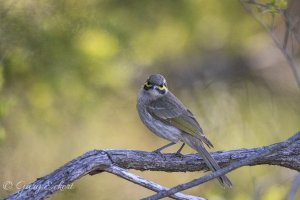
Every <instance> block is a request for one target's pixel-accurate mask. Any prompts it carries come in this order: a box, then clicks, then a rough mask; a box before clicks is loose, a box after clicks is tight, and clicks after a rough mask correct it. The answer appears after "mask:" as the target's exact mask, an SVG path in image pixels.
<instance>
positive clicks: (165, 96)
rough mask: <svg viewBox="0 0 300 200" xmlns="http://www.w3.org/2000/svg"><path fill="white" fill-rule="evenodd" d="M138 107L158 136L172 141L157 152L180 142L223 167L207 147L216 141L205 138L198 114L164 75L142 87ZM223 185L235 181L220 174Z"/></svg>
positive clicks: (212, 164) (213, 167)
mask: <svg viewBox="0 0 300 200" xmlns="http://www.w3.org/2000/svg"><path fill="white" fill-rule="evenodd" d="M137 110H138V113H139V116H140V118H141V120H142V122H143V123H144V124H145V125H146V126H147V127H148V128H149V129H150V130H151V131H152V132H153V133H154V134H156V135H157V136H159V137H162V138H164V139H166V140H169V141H171V143H170V144H167V145H165V146H163V147H161V148H159V149H157V150H156V152H160V151H161V150H162V149H164V148H166V147H169V146H171V145H173V144H175V143H177V142H179V141H181V142H183V145H182V146H181V147H180V149H179V150H178V151H177V153H180V151H181V149H182V148H183V146H184V144H187V145H189V146H190V147H191V148H193V149H195V150H196V151H197V152H198V153H199V154H200V156H201V157H202V158H203V160H204V161H205V163H206V164H207V166H208V167H209V169H210V170H211V171H217V170H218V169H220V166H219V165H218V164H217V162H216V161H215V159H214V158H213V157H212V156H211V155H210V153H209V152H208V151H207V150H206V149H205V147H204V145H203V143H204V144H206V145H207V146H208V147H209V148H210V147H213V145H212V143H211V142H210V141H209V140H208V139H207V138H206V137H205V135H204V133H203V131H202V129H201V127H200V125H199V123H198V122H197V120H196V119H195V117H194V115H193V114H192V113H191V111H189V110H188V109H186V108H185V106H184V105H183V104H182V103H181V102H180V101H179V100H178V99H177V98H176V97H175V96H174V95H173V94H172V93H171V92H170V91H169V90H168V88H167V82H166V79H165V78H164V77H163V76H162V75H160V74H154V75H151V76H150V77H149V78H148V79H147V80H146V82H145V84H144V86H143V87H142V88H141V90H140V92H139V95H138V99H137ZM218 181H219V182H220V184H221V185H222V186H223V187H225V186H227V187H232V183H231V181H230V180H229V179H228V178H227V177H226V176H225V175H224V176H220V177H218Z"/></svg>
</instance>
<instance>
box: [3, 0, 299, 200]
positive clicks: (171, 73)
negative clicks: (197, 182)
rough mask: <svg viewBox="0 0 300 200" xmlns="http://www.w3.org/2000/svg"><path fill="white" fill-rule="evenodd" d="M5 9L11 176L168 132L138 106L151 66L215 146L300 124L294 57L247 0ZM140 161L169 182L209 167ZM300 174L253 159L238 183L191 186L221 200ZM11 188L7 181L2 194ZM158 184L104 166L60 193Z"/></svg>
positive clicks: (269, 192) (268, 190)
mask: <svg viewBox="0 0 300 200" xmlns="http://www.w3.org/2000/svg"><path fill="white" fill-rule="evenodd" d="M0 16H1V17H0V70H1V71H0V72H1V73H0V74H1V79H0V83H1V91H0V92H1V97H0V117H1V121H0V156H1V159H0V166H1V167H0V169H1V170H0V183H1V185H2V184H3V183H5V182H6V181H12V183H13V184H16V183H18V182H20V181H24V182H25V183H30V182H32V181H34V180H35V179H36V178H37V177H41V176H44V175H46V174H48V173H50V172H51V171H53V170H54V169H56V168H58V167H60V166H61V165H63V164H64V163H66V162H67V161H69V160H71V159H73V158H75V157H77V156H79V155H81V154H83V153H84V152H86V151H89V150H92V149H134V150H144V151H152V150H154V149H156V148H158V147H160V146H162V145H164V144H166V143H167V142H166V141H164V140H163V139H160V138H158V137H156V136H154V135H153V134H151V133H150V132H149V131H148V130H147V129H146V128H145V127H144V126H143V125H142V123H141V122H140V120H139V118H138V115H137V113H136V109H135V103H136V96H137V92H138V90H139V88H140V87H141V85H142V84H143V83H144V80H145V79H146V78H147V76H148V75H149V74H151V73H161V74H163V75H165V76H166V78H167V80H168V84H169V88H170V89H171V90H172V91H173V93H175V94H176V96H178V97H179V98H180V99H181V100H182V102H184V104H185V105H186V106H187V107H188V108H189V109H190V110H192V111H193V113H194V114H195V116H196V118H197V119H198V121H199V122H200V124H201V126H202V127H203V129H204V131H205V133H206V134H207V136H208V138H209V139H210V140H211V141H212V143H213V144H214V146H215V150H229V149H237V148H247V147H256V146H260V145H267V144H271V143H275V142H279V141H281V140H284V139H286V138H287V137H289V136H291V135H292V134H294V133H295V132H296V131H297V130H299V129H300V123H299V120H300V106H299V105H300V99H299V97H300V96H299V90H298V89H297V87H296V84H295V80H294V78H293V75H292V73H291V71H290V68H289V67H288V66H287V65H286V63H285V60H284V59H283V57H282V55H281V54H280V52H279V51H278V50H277V49H276V47H275V46H274V45H273V43H272V41H271V39H270V37H269V36H268V35H267V34H266V33H265V30H264V29H263V28H261V27H260V26H259V24H258V23H257V22H256V21H255V20H254V19H253V17H252V16H250V15H249V14H248V13H247V12H245V10H244V9H243V8H242V6H241V4H240V3H239V2H238V1H233V0H231V1H229V0H227V1H217V0H210V1H204V0H186V1H183V0H181V1H179V0H164V1H150V0H144V1H141V0H136V1H116V0H110V1H109V0H87V1H83V0H81V1H73V0H63V1H54V0H43V1H38V0H22V1H17V0H6V1H4V0H3V1H0ZM296 60H297V57H296ZM178 147H179V145H177V146H176V147H174V148H170V149H168V150H166V151H167V152H174V151H176V149H177V148H178ZM189 152H194V151H192V150H191V149H190V148H188V147H186V148H185V149H184V153H189ZM133 172H134V173H137V174H139V175H141V176H143V177H146V178H148V179H150V180H152V181H155V182H157V183H159V184H162V185H164V186H168V187H171V186H174V185H177V184H180V183H184V182H187V181H189V180H192V179H194V178H196V177H199V176H202V175H203V173H201V172H197V173H164V172H138V171H133ZM295 174H296V173H295V172H294V171H291V170H288V169H283V168H280V167H275V166H255V167H243V168H241V169H238V170H235V171H234V172H231V173H230V174H229V177H230V179H231V180H232V182H233V184H234V187H233V189H230V190H224V189H222V188H221V187H220V186H219V185H218V183H217V182H216V181H212V182H209V183H205V184H203V185H201V186H198V187H195V188H193V189H190V190H187V191H186V192H187V193H190V194H193V195H200V196H203V197H206V198H209V199H212V200H222V199H233V200H239V199H245V200H247V199H264V200H274V199H275V200H276V199H283V198H284V197H285V195H286V194H287V192H288V190H289V188H290V185H291V182H292V180H293V177H294V175H295ZM13 191H15V190H13ZM13 191H6V190H4V189H3V188H2V187H1V188H0V197H4V196H6V195H8V194H10V193H11V192H13ZM150 194H152V192H150V191H148V190H146V189H143V188H141V187H139V186H136V185H134V184H132V183H129V182H127V181H125V180H123V179H120V178H117V177H115V176H113V175H110V174H106V173H102V174H99V175H96V176H93V177H90V176H86V177H83V178H82V179H80V180H78V181H76V182H75V183H74V186H73V189H72V190H67V191H64V192H60V193H57V194H55V195H53V196H52V197H51V198H52V199H58V200H62V199H139V198H142V197H145V196H147V195H150ZM299 198H300V197H299Z"/></svg>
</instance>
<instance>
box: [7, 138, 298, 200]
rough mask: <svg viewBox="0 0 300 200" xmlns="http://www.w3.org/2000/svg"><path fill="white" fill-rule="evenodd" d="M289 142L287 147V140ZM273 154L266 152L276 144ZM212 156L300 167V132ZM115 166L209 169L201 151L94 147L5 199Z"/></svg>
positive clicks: (45, 193)
mask: <svg viewBox="0 0 300 200" xmlns="http://www.w3.org/2000/svg"><path fill="white" fill-rule="evenodd" d="M287 143H288V145H287V147H286V144H287ZM277 146H278V147H285V148H279V149H278V150H277V151H276V152H274V153H272V154H268V155H265V154H264V152H266V151H270V149H274V148H276V147H277ZM212 156H213V157H214V159H216V161H217V162H218V164H219V165H220V166H221V167H226V166H229V165H231V164H233V163H234V165H237V163H239V162H242V161H243V160H247V159H249V158H251V159H253V157H255V156H256V158H255V159H253V162H251V163H248V164H247V165H250V166H253V165H262V164H267V165H278V166H282V167H286V168H289V169H293V170H297V171H300V132H298V133H296V134H295V135H294V136H292V137H291V138H289V139H288V140H286V141H283V142H280V143H276V144H272V145H269V146H262V147H257V148H247V149H246V148H243V149H237V150H230V151H223V152H221V151H219V152H214V153H212ZM114 166H118V167H120V168H124V169H135V170H140V171H144V170H151V171H165V172H191V171H201V170H208V168H207V167H206V165H205V163H204V161H203V160H202V159H201V158H200V157H199V156H198V154H189V155H185V156H182V157H178V156H176V155H175V154H157V153H153V152H150V153H149V152H144V151H133V150H92V151H89V152H87V153H85V154H83V155H82V156H80V157H78V158H75V159H74V160H72V161H70V162H68V163H67V164H65V165H63V166H62V167H60V168H58V169H57V170H55V171H53V172H52V173H50V174H48V175H46V176H44V177H41V178H38V179H37V180H36V181H35V182H33V183H31V184H29V185H27V186H26V187H24V188H23V189H21V190H19V191H18V192H16V193H14V194H11V195H10V196H8V197H7V198H5V199H44V198H46V197H49V196H50V195H52V194H54V193H55V192H58V191H59V190H60V189H61V187H63V186H65V185H68V184H71V183H73V182H74V181H75V180H77V179H79V178H81V177H82V176H85V175H87V174H90V175H94V174H97V173H100V172H103V171H108V172H109V171H110V173H112V169H116V168H113V167H114Z"/></svg>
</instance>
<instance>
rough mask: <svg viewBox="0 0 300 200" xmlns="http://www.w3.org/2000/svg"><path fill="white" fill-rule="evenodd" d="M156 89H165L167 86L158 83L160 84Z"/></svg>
mask: <svg viewBox="0 0 300 200" xmlns="http://www.w3.org/2000/svg"><path fill="white" fill-rule="evenodd" d="M158 89H159V90H166V89H167V88H166V86H164V85H160V86H158Z"/></svg>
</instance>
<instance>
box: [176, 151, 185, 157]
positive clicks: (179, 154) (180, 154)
mask: <svg viewBox="0 0 300 200" xmlns="http://www.w3.org/2000/svg"><path fill="white" fill-rule="evenodd" d="M174 156H176V157H179V158H182V157H183V156H184V155H183V154H182V153H180V152H176V153H174Z"/></svg>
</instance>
